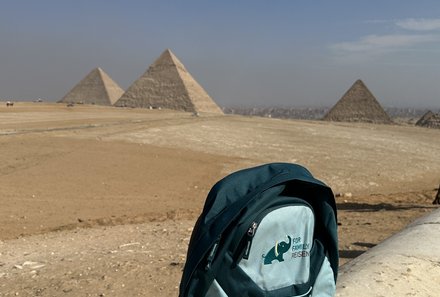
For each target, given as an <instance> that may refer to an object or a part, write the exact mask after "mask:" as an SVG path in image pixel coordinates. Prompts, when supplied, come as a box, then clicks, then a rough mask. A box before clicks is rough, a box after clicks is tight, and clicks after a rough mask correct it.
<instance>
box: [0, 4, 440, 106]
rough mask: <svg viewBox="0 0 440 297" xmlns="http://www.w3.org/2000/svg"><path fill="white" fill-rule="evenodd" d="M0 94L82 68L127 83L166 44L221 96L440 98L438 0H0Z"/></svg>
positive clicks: (236, 100) (56, 89) (72, 80)
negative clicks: (355, 91) (355, 89)
mask: <svg viewBox="0 0 440 297" xmlns="http://www.w3.org/2000/svg"><path fill="white" fill-rule="evenodd" d="M0 4H1V5H0V98H2V99H3V100H5V99H9V98H15V99H22V100H33V99H36V98H38V97H41V98H44V99H46V100H50V101H55V100H59V99H61V98H62V97H63V96H64V95H65V94H66V93H67V92H68V91H69V90H70V89H71V88H72V87H73V86H74V85H75V84H76V83H78V82H79V81H80V80H81V79H82V78H83V77H84V76H85V75H86V74H88V73H89V72H90V71H91V70H92V69H93V68H95V67H101V68H102V69H103V70H104V71H105V72H107V73H108V74H109V75H110V77H112V78H113V79H114V80H115V81H116V82H117V83H118V84H119V85H120V86H121V87H122V88H124V89H126V88H127V87H128V86H129V85H130V84H131V83H132V82H133V81H134V80H136V79H137V78H138V77H139V76H140V75H141V74H143V73H144V72H145V71H146V69H147V68H148V66H149V65H150V64H151V63H153V61H154V60H155V59H156V58H157V57H158V56H159V55H160V54H161V53H162V51H163V50H165V49H166V48H170V49H171V50H172V51H173V52H174V53H175V54H176V56H177V57H178V58H179V59H180V60H181V61H182V62H183V64H184V65H185V66H186V68H187V69H188V71H189V72H190V73H191V74H192V75H193V76H194V77H195V78H196V80H198V81H199V83H200V84H201V85H202V86H203V87H204V88H205V89H206V90H207V92H208V93H209V94H210V95H211V96H212V97H213V98H214V100H215V101H216V102H217V103H218V104H219V105H221V106H228V105H285V106H309V105H325V106H332V105H333V104H335V103H336V101H337V100H339V99H340V97H341V96H342V95H343V94H344V92H345V91H346V90H347V89H348V88H349V87H350V86H351V85H352V84H353V83H354V81H355V80H356V79H359V78H360V79H362V80H363V81H364V82H365V83H366V85H367V86H368V87H369V89H370V90H371V91H372V92H373V94H374V95H375V96H376V98H377V99H378V100H379V102H380V103H382V105H384V106H387V107H389V106H408V107H414V106H419V107H435V108H439V107H440V1H438V0H418V1H415V0H368V1H367V0H364V1H353V0H333V1H330V0H314V1H310V0H273V1H269V0H265V1H260V0H253V1H250V0H249V1H240V0H234V1H229V0H223V1H209V0H200V1H195V0H180V1H179V0H174V1H166V0H160V1H159V0H157V1H148V0H139V1H136V0H124V1H110V0H107V1H104V0H38V1H37V0H10V1H8V0H0Z"/></svg>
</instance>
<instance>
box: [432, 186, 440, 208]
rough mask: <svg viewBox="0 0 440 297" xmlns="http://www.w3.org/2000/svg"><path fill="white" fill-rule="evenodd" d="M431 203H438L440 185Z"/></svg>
mask: <svg viewBox="0 0 440 297" xmlns="http://www.w3.org/2000/svg"><path fill="white" fill-rule="evenodd" d="M432 204H440V185H439V186H438V190H437V195H435V199H434V201H432Z"/></svg>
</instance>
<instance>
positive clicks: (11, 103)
mask: <svg viewBox="0 0 440 297" xmlns="http://www.w3.org/2000/svg"><path fill="white" fill-rule="evenodd" d="M6 106H14V102H11V101H6Z"/></svg>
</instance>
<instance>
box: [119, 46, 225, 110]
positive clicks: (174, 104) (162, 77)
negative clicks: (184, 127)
mask: <svg viewBox="0 0 440 297" xmlns="http://www.w3.org/2000/svg"><path fill="white" fill-rule="evenodd" d="M115 106H121V107H143V108H167V109H173V110H181V111H186V112H197V113H198V112H206V113H217V114H223V111H222V110H221V109H220V107H218V105H217V104H216V103H215V102H214V100H212V98H211V97H210V96H209V95H208V94H207V93H206V91H205V90H204V89H203V88H202V87H201V86H200V85H199V84H198V83H197V81H196V80H195V79H194V78H193V77H192V76H191V74H190V73H189V72H188V71H187V70H186V68H185V66H183V64H182V63H181V62H180V61H179V59H177V57H176V56H175V55H174V54H173V53H172V52H171V51H170V50H169V49H167V50H165V51H164V52H163V53H162V54H161V55H160V57H159V58H158V59H157V60H156V61H155V62H154V63H153V64H152V65H151V66H150V67H149V68H148V70H147V71H146V72H145V73H144V74H143V75H142V76H141V77H140V78H139V79H137V80H136V81H135V82H134V83H133V84H132V85H131V86H130V87H129V88H128V89H127V91H126V92H125V93H124V94H123V95H122V96H121V98H120V99H119V100H118V101H117V102H116V103H115Z"/></svg>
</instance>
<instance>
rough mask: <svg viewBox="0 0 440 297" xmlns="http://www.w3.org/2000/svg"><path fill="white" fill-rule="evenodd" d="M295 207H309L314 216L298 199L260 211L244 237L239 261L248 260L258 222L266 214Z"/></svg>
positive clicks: (306, 204)
mask: <svg viewBox="0 0 440 297" xmlns="http://www.w3.org/2000/svg"><path fill="white" fill-rule="evenodd" d="M296 205H304V206H307V207H309V208H310V210H311V211H312V213H313V215H314V211H313V208H312V206H311V205H310V204H309V203H308V202H307V201H304V200H302V199H301V200H299V199H298V201H296V202H294V203H286V204H280V205H276V206H273V207H269V208H267V209H265V210H264V211H262V212H261V213H260V214H258V215H257V217H256V218H255V219H254V221H253V222H252V223H251V224H250V226H249V228H248V229H247V232H246V235H245V240H246V245H245V250H244V252H243V254H242V256H241V259H245V260H248V259H249V254H250V251H251V246H252V240H253V238H254V236H255V233H256V232H257V228H258V226H259V224H260V222H261V221H262V220H263V219H264V217H265V216H266V215H267V214H268V213H270V212H272V211H273V210H275V209H279V208H283V207H287V206H296ZM242 251H243V250H242ZM236 259H237V258H236ZM238 262H239V258H238V259H237V263H238Z"/></svg>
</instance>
